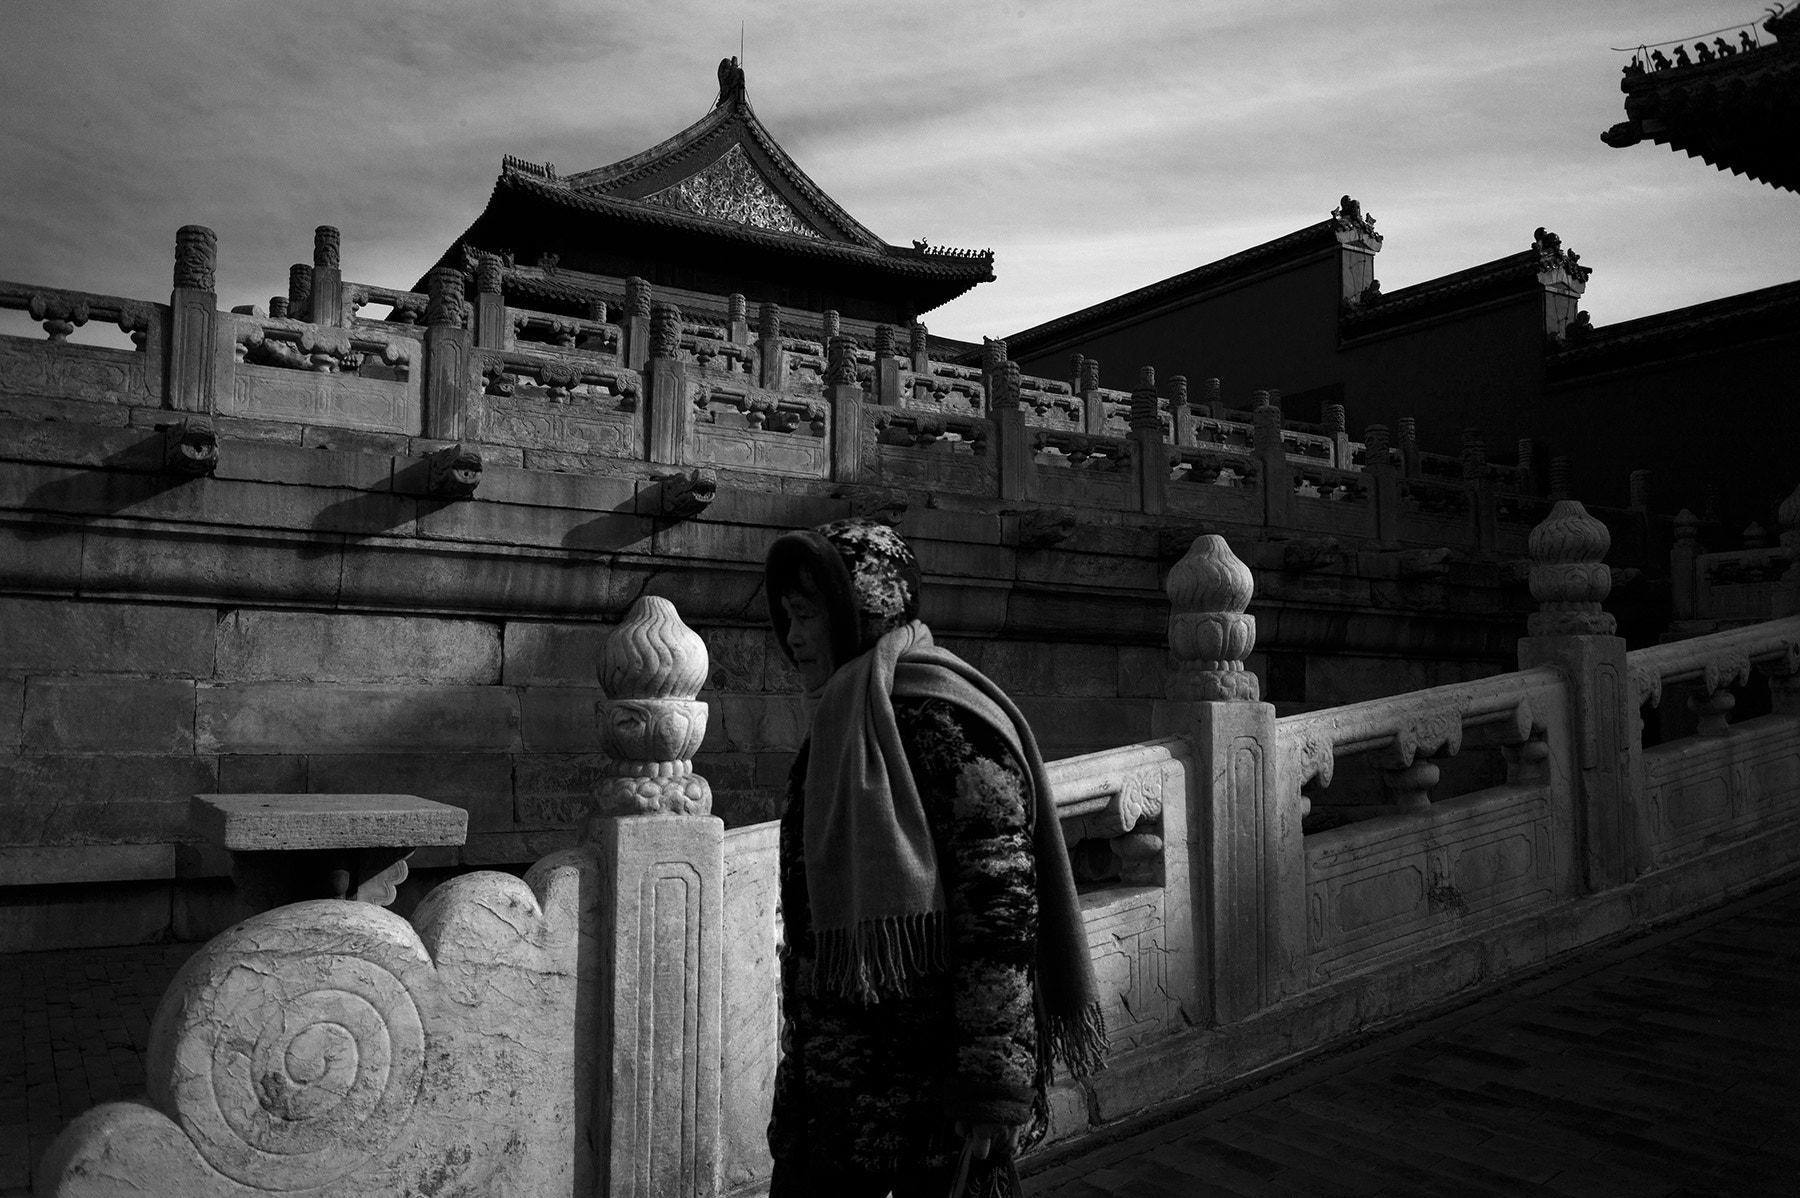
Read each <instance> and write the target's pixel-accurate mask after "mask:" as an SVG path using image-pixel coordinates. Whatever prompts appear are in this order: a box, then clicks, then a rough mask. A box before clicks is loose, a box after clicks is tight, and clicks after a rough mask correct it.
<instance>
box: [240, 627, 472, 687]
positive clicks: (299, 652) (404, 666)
mask: <svg viewBox="0 0 1800 1198" xmlns="http://www.w3.org/2000/svg"><path fill="white" fill-rule="evenodd" d="M500 665H501V645H500V626H499V624H497V623H495V622H493V621H486V620H446V619H438V618H433V617H430V616H372V615H358V614H354V613H350V612H296V611H256V610H253V609H244V608H240V609H238V610H236V611H232V612H228V613H227V614H226V615H225V617H224V618H223V619H222V620H220V621H219V626H218V639H217V650H216V657H215V666H214V670H213V676H214V677H215V678H217V679H218V680H220V681H225V682H236V681H244V682H252V681H272V680H283V679H285V680H294V681H305V682H430V683H453V684H462V685H470V686H480V685H491V684H493V683H496V682H499V681H500Z"/></svg>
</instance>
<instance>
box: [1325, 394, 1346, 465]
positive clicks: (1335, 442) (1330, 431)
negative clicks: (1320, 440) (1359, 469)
mask: <svg viewBox="0 0 1800 1198" xmlns="http://www.w3.org/2000/svg"><path fill="white" fill-rule="evenodd" d="M1319 423H1320V424H1321V425H1322V426H1324V429H1325V435H1326V436H1328V437H1330V438H1331V464H1332V465H1333V466H1336V467H1337V468H1338V469H1339V470H1348V469H1349V468H1350V423H1349V417H1348V416H1347V415H1346V414H1345V412H1344V405H1343V404H1341V403H1324V404H1320V405H1319Z"/></svg>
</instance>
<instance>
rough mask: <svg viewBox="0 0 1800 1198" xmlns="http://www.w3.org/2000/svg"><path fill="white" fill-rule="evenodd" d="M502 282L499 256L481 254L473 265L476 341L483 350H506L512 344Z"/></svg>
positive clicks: (503, 277) (503, 275)
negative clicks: (479, 258)
mask: <svg viewBox="0 0 1800 1198" xmlns="http://www.w3.org/2000/svg"><path fill="white" fill-rule="evenodd" d="M504 282H505V274H504V273H503V268H502V267H501V264H500V255H498V254H483V255H482V256H481V260H480V261H479V262H477V263H476V264H475V344H476V345H478V346H480V347H481V348H482V349H506V348H508V347H509V346H510V345H511V343H512V331H513V330H512V321H511V320H509V319H508V318H507V315H506V296H505V293H504V291H503V290H502V287H503V284H504Z"/></svg>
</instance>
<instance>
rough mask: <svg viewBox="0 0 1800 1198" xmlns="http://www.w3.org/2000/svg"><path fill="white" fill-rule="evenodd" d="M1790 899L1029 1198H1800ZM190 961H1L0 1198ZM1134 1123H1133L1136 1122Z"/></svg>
mask: <svg viewBox="0 0 1800 1198" xmlns="http://www.w3.org/2000/svg"><path fill="white" fill-rule="evenodd" d="M1796 928H1800V881H1795V882H1788V883H1785V884H1783V885H1781V886H1777V887H1774V888H1772V889H1769V890H1765V891H1762V892H1761V893H1758V894H1755V895H1751V896H1749V897H1748V898H1745V899H1740V900H1738V901H1737V902H1735V903H1732V904H1730V905H1728V906H1726V907H1724V908H1721V909H1719V910H1717V911H1714V912H1711V913H1708V914H1706V915H1703V916H1700V917H1697V918H1695V919H1692V920H1689V921H1688V922H1686V923H1684V924H1681V925H1679V926H1677V927H1674V928H1670V929H1666V930H1663V931H1660V932H1657V933H1655V934H1653V935H1650V936H1646V937H1642V938H1640V939H1638V940H1635V941H1632V942H1629V943H1626V944H1623V945H1620V946H1617V947H1615V948H1612V949H1609V950H1606V951H1602V952H1600V953H1597V954H1595V955H1592V956H1589V957H1584V958H1582V959H1581V960H1579V961H1576V962H1574V963H1571V964H1568V965H1564V966H1562V967H1560V968H1558V969H1556V970H1554V971H1552V972H1550V973H1548V974H1544V975H1541V976H1538V977H1535V978H1532V979H1529V980H1526V981H1524V982H1521V983H1518V984H1515V985H1514V986H1512V987H1509V988H1508V989H1506V990H1504V991H1502V992H1500V993H1498V994H1494V995H1491V996H1489V997H1487V998H1485V999H1483V1000H1481V1001H1480V1002H1477V1003H1475V1004H1474V1005H1472V1006H1468V1007H1465V1008H1462V1009H1461V1010H1457V1011H1454V1012H1451V1013H1450V1014H1447V1015H1443V1016H1440V1017H1438V1018H1435V1019H1432V1020H1430V1021H1429V1022H1426V1023H1423V1024H1420V1025H1418V1026H1415V1027H1412V1028H1409V1029H1406V1030H1404V1031H1399V1032H1394V1033H1391V1034H1388V1035H1384V1036H1381V1037H1379V1038H1376V1039H1374V1040H1372V1041H1371V1042H1369V1043H1368V1044H1366V1045H1364V1046H1362V1047H1358V1048H1355V1049H1353V1050H1350V1051H1347V1052H1344V1053H1340V1054H1338V1055H1336V1056H1333V1057H1331V1058H1330V1059H1327V1060H1324V1061H1319V1062H1314V1063H1312V1064H1308V1065H1304V1066H1301V1067H1300V1068H1298V1069H1295V1070H1293V1071H1291V1072H1289V1073H1286V1074H1283V1075H1280V1076H1277V1077H1275V1078H1273V1079H1270V1080H1268V1081H1265V1082H1262V1083H1259V1084H1257V1085H1255V1086H1254V1087H1252V1088H1249V1089H1246V1090H1244V1091H1242V1092H1240V1093H1236V1094H1232V1095H1227V1096H1225V1097H1223V1098H1220V1099H1218V1100H1216V1101H1213V1102H1211V1103H1210V1105H1208V1106H1207V1107H1206V1108H1205V1109H1204V1110H1201V1111H1199V1112H1197V1113H1195V1114H1191V1115H1186V1116H1184V1117H1181V1118H1178V1119H1175V1120H1174V1121H1172V1122H1165V1123H1163V1124H1161V1125H1160V1126H1154V1127H1149V1128H1148V1129H1147V1130H1141V1131H1138V1132H1136V1133H1135V1134H1133V1135H1130V1136H1129V1137H1128V1138H1123V1139H1119V1140H1117V1141H1116V1142H1114V1143H1111V1144H1108V1145H1105V1146H1103V1147H1097V1148H1091V1149H1088V1150H1086V1151H1084V1152H1082V1153H1081V1154H1080V1155H1078V1156H1075V1157H1073V1158H1072V1159H1062V1156H1066V1154H1060V1155H1059V1154H1056V1153H1054V1152H1053V1153H1052V1154H1050V1155H1049V1156H1048V1157H1046V1158H1044V1159H1042V1160H1039V1161H1036V1162H1032V1164H1031V1166H1030V1168H1029V1171H1028V1176H1027V1182H1026V1188H1027V1190H1028V1191H1029V1192H1030V1194H1031V1195H1032V1196H1033V1198H1102V1196H1112V1195H1131V1196H1132V1198H1138V1196H1142V1198H1168V1196H1172V1195H1180V1196H1183V1198H1186V1196H1189V1195H1205V1196H1208V1198H1212V1196H1218V1198H1233V1196H1241V1198H1259V1196H1261V1195H1305V1196H1308V1198H1311V1196H1325V1195H1336V1194H1356V1195H1364V1194H1368V1195H1395V1196H1408V1195H1433V1196H1437V1195H1447V1196H1448V1195H1454V1196H1461V1195H1471V1196H1476V1198H1480V1196H1484V1195H1529V1194H1556V1195H1565V1196H1567V1195H1607V1196H1612V1195H1618V1196H1620V1198H1628V1196H1636V1195H1643V1196H1645V1198H1649V1196H1652V1195H1655V1196H1663V1198H1674V1196H1676V1195H1703V1194H1717V1195H1726V1194H1729V1195H1733V1196H1738V1195H1744V1196H1761V1195H1787V1194H1800V1081H1797V1080H1796V1079H1800V1023H1796V1022H1795V1021H1794V1019H1793V1016H1792V1012H1795V1011H1796V1010H1800V936H1796V935H1795V929H1796ZM197 947H198V946H197V945H192V944H172V945H151V946H145V947H141V948H118V949H90V950H82V951H71V952H51V953H27V954H20V955H15V956H6V957H0V1198H25V1196H26V1195H28V1193H29V1191H28V1189H27V1187H28V1184H29V1183H28V1176H29V1171H30V1170H31V1169H32V1168H33V1167H35V1166H36V1164H37V1162H38V1160H39V1159H40V1158H41V1157H42V1155H43V1151H44V1148H45V1147H46V1146H47V1145H48V1144H49V1142H50V1140H51V1139H52V1138H53V1137H54V1136H55V1134H56V1133H57V1131H59V1130H60V1129H61V1128H62V1126H63V1125H64V1124H65V1123H67V1122H68V1121H69V1120H70V1119H71V1118H73V1117H74V1116H75V1115H77V1114H79V1113H80V1112H82V1111H84V1110H86V1109H87V1108H88V1107H91V1106H93V1105H94V1104H96V1103H100V1102H106V1101H109V1100H112V1099H115V1098H122V1097H131V1096H134V1095H137V1094H141V1093H142V1092H143V1084H144V1067H143V1055H144V1051H145V1049H146V1047H147V1045H148V1042H149V1035H150V1020H151V1017H152V1016H153V1015H154V1013H155V1010H156V1003H157V1001H158V999H159V998H160V997H161V995H162V992H163V990H164V988H165V987H166V986H167V985H168V983H169V980H170V979H171V978H173V977H174V975H175V972H176V970H178V969H179V968H180V967H181V964H182V962H184V961H185V960H187V958H188V957H189V956H190V955H192V953H193V952H194V950H195V949H196V948H197ZM1139 1122H1140V1124H1141V1123H1142V1122H1146V1121H1139Z"/></svg>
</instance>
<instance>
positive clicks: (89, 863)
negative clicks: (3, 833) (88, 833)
mask: <svg viewBox="0 0 1800 1198" xmlns="http://www.w3.org/2000/svg"><path fill="white" fill-rule="evenodd" d="M176 849H177V846H176V845H172V844H91V845H63V846H57V845H11V846H6V847H0V878H4V879H5V880H6V881H5V884H6V885H8V886H46V885H66V884H68V883H71V882H134V881H144V880H150V879H161V878H172V877H174V876H175V853H176Z"/></svg>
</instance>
